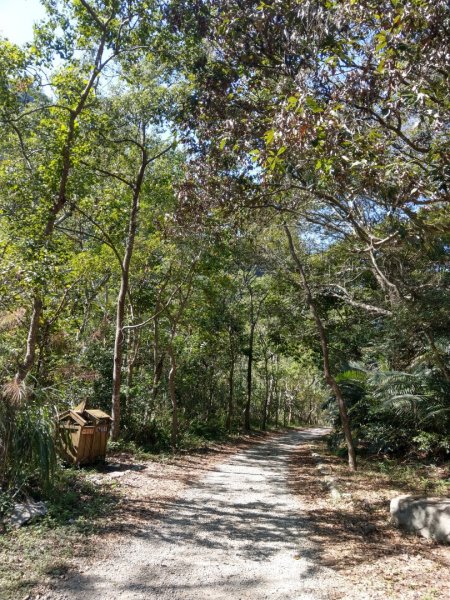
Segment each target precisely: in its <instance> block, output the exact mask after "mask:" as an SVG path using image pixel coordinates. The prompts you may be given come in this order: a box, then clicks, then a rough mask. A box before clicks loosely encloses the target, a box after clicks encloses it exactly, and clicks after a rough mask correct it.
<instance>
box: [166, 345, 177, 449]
mask: <svg viewBox="0 0 450 600" xmlns="http://www.w3.org/2000/svg"><path fill="white" fill-rule="evenodd" d="M168 351H169V357H170V371H169V396H170V401H171V403H172V428H171V444H172V448H176V447H177V444H178V403H177V395H176V389H175V379H176V375H177V363H176V358H175V352H174V350H173V346H172V342H171V343H170V344H169V348H168Z"/></svg>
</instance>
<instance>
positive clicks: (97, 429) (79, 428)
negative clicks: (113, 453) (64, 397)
mask: <svg viewBox="0 0 450 600" xmlns="http://www.w3.org/2000/svg"><path fill="white" fill-rule="evenodd" d="M111 422H112V419H111V417H110V416H109V415H107V414H106V413H104V412H103V411H101V410H96V409H87V408H86V401H84V402H82V403H81V404H79V405H78V406H76V407H75V408H74V409H72V410H66V411H65V412H63V413H61V414H60V415H59V416H58V423H59V429H60V433H61V454H62V456H63V457H64V458H65V459H66V460H67V461H69V462H71V463H73V464H75V465H87V464H91V463H95V462H99V461H104V460H105V456H106V444H107V442H108V436H109V430H110V428H111Z"/></svg>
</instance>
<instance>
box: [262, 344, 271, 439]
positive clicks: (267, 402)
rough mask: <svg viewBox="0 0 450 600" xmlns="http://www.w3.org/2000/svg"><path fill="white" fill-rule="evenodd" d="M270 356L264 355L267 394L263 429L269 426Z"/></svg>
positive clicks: (265, 395)
mask: <svg viewBox="0 0 450 600" xmlns="http://www.w3.org/2000/svg"><path fill="white" fill-rule="evenodd" d="M268 363H269V358H268V356H267V354H266V356H265V357H264V375H265V384H266V387H265V394H264V405H263V414H262V421H261V429H262V430H263V431H265V430H266V427H267V409H268V407H269V394H270V389H269V365H268Z"/></svg>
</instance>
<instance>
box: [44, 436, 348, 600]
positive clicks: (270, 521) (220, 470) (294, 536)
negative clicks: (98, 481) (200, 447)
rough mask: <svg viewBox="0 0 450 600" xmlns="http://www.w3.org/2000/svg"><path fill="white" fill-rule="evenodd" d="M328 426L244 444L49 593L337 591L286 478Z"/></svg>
mask: <svg viewBox="0 0 450 600" xmlns="http://www.w3.org/2000/svg"><path fill="white" fill-rule="evenodd" d="M323 433H324V430H321V429H311V430H308V431H292V432H289V433H286V434H283V435H282V436H280V437H275V438H272V439H270V440H268V441H264V442H262V443H260V444H255V445H253V446H252V447H250V448H247V449H245V450H242V451H240V452H238V453H237V454H235V455H234V456H233V457H232V458H231V459H228V460H227V461H226V462H224V463H222V464H220V465H219V466H218V467H216V468H215V469H214V470H213V471H211V472H209V473H208V474H207V475H206V476H205V477H204V478H203V479H201V480H200V481H199V482H197V483H195V484H194V485H193V486H192V487H190V488H188V489H187V490H186V492H185V493H184V494H183V496H182V497H181V498H180V499H179V500H177V501H176V502H174V504H173V507H172V508H171V509H170V510H169V511H168V512H166V513H165V514H163V515H161V517H160V518H158V519H157V520H156V521H155V520H154V521H152V523H151V524H149V525H148V527H145V528H143V529H141V530H140V532H139V534H138V535H137V536H136V537H135V538H134V539H133V540H131V541H129V540H127V541H126V542H125V543H124V544H123V545H122V546H120V547H118V548H117V551H116V552H115V553H114V554H113V555H111V556H110V557H109V558H108V559H107V560H105V561H102V562H100V563H97V564H96V565H94V566H93V567H92V568H89V569H88V570H86V571H85V572H82V573H79V574H77V575H76V576H74V577H73V578H72V579H70V580H68V581H67V582H66V583H65V584H64V585H65V587H64V589H61V588H60V589H59V590H58V591H54V592H53V593H52V595H51V596H49V597H51V598H52V599H53V598H54V599H56V598H58V599H61V600H62V599H67V600H69V599H70V600H72V599H81V598H90V599H91V600H95V599H98V600H100V599H101V600H109V599H111V600H112V599H114V600H115V599H121V600H122V599H123V600H125V599H126V600H129V599H132V598H133V599H140V600H144V599H146V600H151V599H153V598H155V599H156V598H157V599H158V600H167V599H171V600H194V599H195V600H203V599H206V598H208V599H210V600H239V599H241V600H244V599H250V598H251V599H252V600H259V599H263V598H274V599H276V600H296V599H300V598H301V599H302V600H312V599H324V598H334V597H336V596H335V594H334V593H333V589H335V588H334V585H336V584H337V583H338V582H337V581H336V575H335V573H333V571H331V570H328V569H325V568H323V567H319V566H317V564H316V563H315V561H314V555H315V548H314V545H313V543H312V542H311V541H310V540H309V539H308V530H309V523H308V521H307V520H306V519H305V518H304V517H302V507H301V505H300V503H299V500H298V499H297V498H296V497H295V496H293V495H292V494H291V493H290V492H289V489H288V482H287V471H288V461H289V458H290V457H291V456H292V453H293V452H294V450H295V448H296V446H298V444H299V443H301V442H304V441H309V440H311V439H313V438H314V437H317V436H320V435H322V434H323Z"/></svg>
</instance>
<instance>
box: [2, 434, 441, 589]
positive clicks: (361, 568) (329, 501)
mask: <svg viewBox="0 0 450 600" xmlns="http://www.w3.org/2000/svg"><path fill="white" fill-rule="evenodd" d="M323 433H324V430H318V429H316V430H299V431H295V430H291V431H288V432H283V433H282V434H279V435H278V434H277V435H268V436H254V437H251V438H247V439H245V440H241V441H240V442H239V443H238V444H234V445H229V444H228V445H214V446H212V447H210V448H209V449H208V450H207V451H206V449H205V451H203V452H202V451H200V452H196V453H193V454H185V455H178V456H175V457H166V459H165V460H157V461H156V460H152V461H148V460H142V461H138V460H136V458H133V457H132V456H130V455H129V454H126V453H122V454H116V455H114V456H113V457H112V458H111V459H109V461H108V464H107V467H106V468H104V469H101V470H89V471H85V470H83V471H82V477H83V480H84V486H85V487H84V488H83V491H84V492H85V495H84V496H85V497H84V501H85V502H86V506H88V505H89V504H92V503H94V504H95V502H98V497H101V498H102V499H103V504H102V505H101V507H102V510H101V511H98V510H97V515H96V517H94V512H92V514H91V516H90V515H89V513H81V514H80V513H78V514H74V516H73V518H70V517H69V515H68V514H65V515H64V518H63V520H64V527H62V522H61V523H59V522H58V521H57V519H56V517H55V516H53V517H52V518H53V521H54V523H53V525H54V527H53V529H51V528H50V527H48V526H47V525H48V524H47V525H46V524H45V523H44V524H41V525H38V524H36V525H32V526H30V527H25V528H22V529H21V530H19V531H17V532H13V533H12V534H8V536H4V537H5V538H7V539H6V542H5V543H4V544H3V547H2V545H1V539H0V565H2V564H3V567H1V566H0V598H1V599H2V600H3V598H5V599H6V598H7V599H10V598H11V599H12V598H14V599H16V598H17V599H19V600H24V599H25V598H27V599H28V600H31V599H33V600H34V599H37V598H40V599H41V600H43V599H44V598H45V599H47V600H63V599H64V600H76V599H79V598H84V597H89V598H91V599H93V600H95V599H99V600H100V599H102V600H108V599H111V600H113V599H116V598H117V599H118V600H119V599H121V600H124V599H125V600H128V599H132V598H134V599H141V600H143V599H146V600H152V599H153V598H155V599H156V598H158V600H159V599H161V600H166V599H168V598H170V599H172V600H181V599H183V600H194V599H195V600H202V599H203V598H209V599H211V600H222V599H225V598H227V600H228V599H230V598H231V599H233V600H238V599H242V600H244V599H252V600H259V599H260V598H261V599H262V598H273V599H274V600H297V599H300V598H301V599H302V600H309V599H317V600H322V599H330V600H332V599H338V598H348V599H350V600H352V599H353V600H365V599H367V600H369V599H370V600H381V599H383V600H385V599H388V598H392V599H400V598H401V599H405V600H434V599H444V598H445V599H446V598H449V597H450V577H449V572H450V571H449V567H450V550H449V548H446V547H442V546H438V545H436V544H434V543H432V542H430V541H427V540H423V539H421V538H419V537H416V536H412V535H407V534H404V533H402V532H399V531H397V530H396V529H395V528H393V527H392V526H391V525H390V524H389V519H388V516H389V515H388V504H389V499H390V498H392V497H393V496H395V495H397V494H399V493H404V492H405V491H408V492H416V491H420V490H418V489H417V488H418V486H419V487H420V485H421V484H420V479H418V478H417V477H415V478H414V480H411V479H409V480H408V479H405V478H404V470H403V471H401V472H402V473H403V475H402V477H403V478H402V477H400V476H399V474H398V473H397V474H396V473H395V472H386V471H385V472H380V471H379V469H378V467H377V464H375V463H374V464H369V463H368V461H363V462H362V464H361V467H362V468H361V470H360V471H359V472H358V473H357V474H350V473H349V472H348V471H347V469H346V466H345V464H344V463H343V461H342V459H338V458H336V457H335V456H333V455H331V454H329V453H328V452H327V450H326V446H325V445H324V444H323V442H322V441H321V440H320V439H319V438H316V436H318V435H319V436H320V434H323ZM312 452H318V453H319V454H320V456H321V457H322V458H321V462H322V463H325V464H326V466H327V469H328V470H329V472H330V473H332V475H333V477H334V478H335V479H336V481H337V485H338V487H339V489H340V490H341V494H340V495H339V497H337V498H336V497H332V496H331V495H330V493H329V490H328V489H327V487H326V486H325V485H324V476H323V475H321V474H320V473H319V471H318V469H317V464H316V462H317V460H315V459H314V458H313V456H312ZM383 464H385V463H383ZM428 475H429V474H428ZM439 475H442V473H441V474H439V473H438V474H437V476H439ZM438 478H439V477H438ZM441 479H442V478H441ZM425 480H426V481H428V482H429V481H430V477H429V476H428V477H427V478H424V481H425ZM428 485H429V484H428ZM93 490H94V491H96V493H93ZM82 501H83V499H82ZM99 515H100V516H99ZM92 520H94V521H95V527H92V523H91V522H90V521H92ZM71 521H72V522H71ZM83 524H84V525H85V529H83ZM30 533H31V536H30ZM30 537H31V539H34V540H35V543H34V545H33V544H32V545H31V546H30V544H29V539H30ZM43 556H46V557H47V558H46V561H44V562H43V558H42V557H43ZM39 565H40V566H39ZM2 590H3V592H2ZM29 590H31V591H29ZM2 594H3V595H2Z"/></svg>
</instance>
